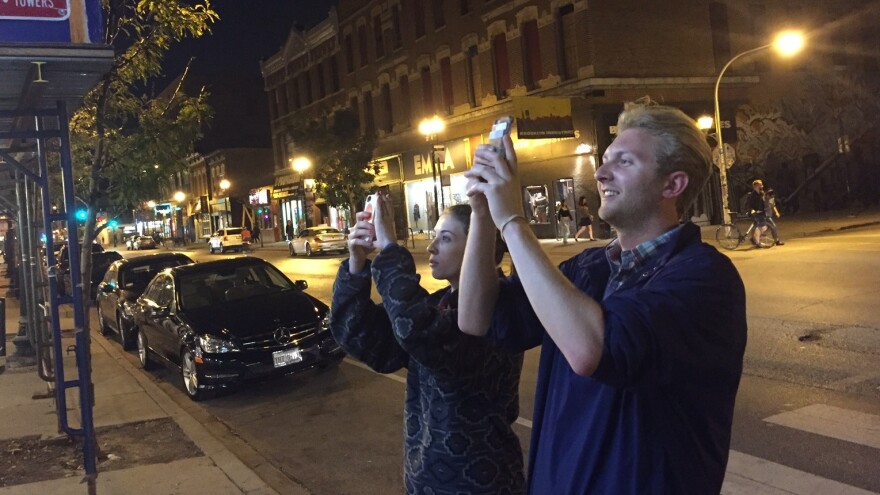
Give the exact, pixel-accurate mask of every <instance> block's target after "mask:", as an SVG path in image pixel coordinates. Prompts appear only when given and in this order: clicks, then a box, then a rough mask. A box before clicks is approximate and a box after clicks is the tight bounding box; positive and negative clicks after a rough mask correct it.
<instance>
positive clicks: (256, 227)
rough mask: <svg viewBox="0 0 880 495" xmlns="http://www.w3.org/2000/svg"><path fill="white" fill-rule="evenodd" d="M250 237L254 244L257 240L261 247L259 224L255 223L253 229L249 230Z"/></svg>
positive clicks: (261, 239)
mask: <svg viewBox="0 0 880 495" xmlns="http://www.w3.org/2000/svg"><path fill="white" fill-rule="evenodd" d="M251 239H252V241H253V243H254V244H256V243H257V241H259V242H260V247H263V238H262V237H260V226H259V225H257V224H254V230H252V231H251Z"/></svg>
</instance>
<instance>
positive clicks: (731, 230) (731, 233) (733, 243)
mask: <svg viewBox="0 0 880 495" xmlns="http://www.w3.org/2000/svg"><path fill="white" fill-rule="evenodd" d="M715 240H716V241H718V244H719V245H721V247H723V248H724V249H730V250H733V249H736V248H737V247H739V243H740V242H742V234H741V233H740V231H739V227H737V226H736V225H735V224H732V223H725V224H723V225H722V226H720V227H718V230H716V231H715Z"/></svg>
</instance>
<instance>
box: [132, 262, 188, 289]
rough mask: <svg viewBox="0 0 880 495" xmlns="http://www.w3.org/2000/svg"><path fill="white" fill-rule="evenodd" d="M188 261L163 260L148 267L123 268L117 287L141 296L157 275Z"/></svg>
mask: <svg viewBox="0 0 880 495" xmlns="http://www.w3.org/2000/svg"><path fill="white" fill-rule="evenodd" d="M187 263H189V261H186V260H183V259H173V260H163V261H160V262H156V263H150V264H149V265H140V266H134V267H124V268H123V269H122V270H120V272H119V287H121V288H122V289H123V290H127V291H131V292H136V293H138V294H142V293H143V292H144V289H146V288H147V284H149V283H150V280H153V277H155V276H156V274H157V273H159V272H161V271H162V270H164V269H166V268H171V267H172V266H179V265H185V264H187Z"/></svg>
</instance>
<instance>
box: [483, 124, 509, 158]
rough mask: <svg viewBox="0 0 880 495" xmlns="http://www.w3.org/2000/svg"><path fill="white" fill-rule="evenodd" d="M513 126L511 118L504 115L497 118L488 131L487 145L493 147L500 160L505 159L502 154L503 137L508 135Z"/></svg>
mask: <svg viewBox="0 0 880 495" xmlns="http://www.w3.org/2000/svg"><path fill="white" fill-rule="evenodd" d="M512 126H513V117H511V116H510V115H505V116H504V117H499V118H498V119H496V120H495V123H494V124H492V130H490V131H489V144H491V145H492V146H494V147H495V149H496V150H497V151H498V154H499V155H501V157H502V158H507V157H506V156H505V154H504V141H503V139H504V136H506V135H508V134H510V128H511V127H512Z"/></svg>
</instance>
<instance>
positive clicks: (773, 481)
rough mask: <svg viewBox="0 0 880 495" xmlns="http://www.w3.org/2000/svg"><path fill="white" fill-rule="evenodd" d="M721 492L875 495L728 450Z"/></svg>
mask: <svg viewBox="0 0 880 495" xmlns="http://www.w3.org/2000/svg"><path fill="white" fill-rule="evenodd" d="M721 494H722V495H740V494H743V495H791V494H800V495H876V494H875V493H874V492H869V491H867V490H863V489H861V488H856V487H854V486H850V485H846V484H843V483H840V482H838V481H833V480H829V479H826V478H822V477H820V476H816V475H814V474H810V473H808V472H806V471H800V470H797V469H794V468H790V467H788V466H783V465H782V464H777V463H775V462H770V461H768V460H766V459H761V458H759V457H754V456H750V455H748V454H743V453H742V452H737V451H735V450H731V451H730V458H729V460H728V461H727V474H726V475H725V477H724V484H723V485H722V486H721Z"/></svg>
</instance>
